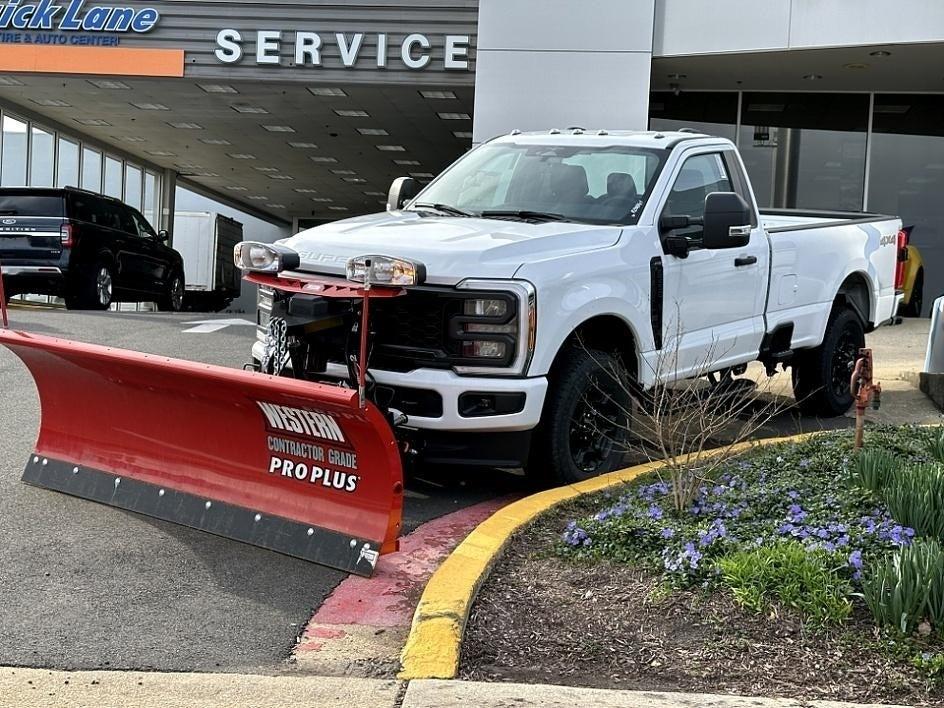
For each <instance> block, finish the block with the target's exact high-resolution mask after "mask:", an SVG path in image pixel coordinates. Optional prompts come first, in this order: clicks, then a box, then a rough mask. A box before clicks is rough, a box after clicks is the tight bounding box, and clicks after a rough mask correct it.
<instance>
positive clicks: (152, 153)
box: [147, 150, 177, 157]
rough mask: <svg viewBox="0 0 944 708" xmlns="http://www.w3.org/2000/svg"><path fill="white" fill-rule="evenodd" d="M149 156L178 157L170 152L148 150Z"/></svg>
mask: <svg viewBox="0 0 944 708" xmlns="http://www.w3.org/2000/svg"><path fill="white" fill-rule="evenodd" d="M147 154H148V155H154V157H177V155H176V154H175V153H172V152H168V151H167V150H148V151H147Z"/></svg>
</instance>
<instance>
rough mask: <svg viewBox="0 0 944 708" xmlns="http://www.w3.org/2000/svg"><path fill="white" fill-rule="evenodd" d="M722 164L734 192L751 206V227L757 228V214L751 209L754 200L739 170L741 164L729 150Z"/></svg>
mask: <svg viewBox="0 0 944 708" xmlns="http://www.w3.org/2000/svg"><path fill="white" fill-rule="evenodd" d="M724 163H725V165H727V167H728V172H729V174H730V175H731V181H732V182H733V184H734V191H735V192H737V193H738V195H739V196H740V197H741V199H743V200H744V201H745V202H747V203H748V204H749V205H751V226H757V212H756V211H755V210H754V208H753V204H754V200H753V197H751V190H750V187H749V186H748V181H747V177H745V176H744V170H742V169H741V163H740V162H738V158H737V154H736V153H735V152H734V151H732V150H729V151H728V152H726V153H725V154H724Z"/></svg>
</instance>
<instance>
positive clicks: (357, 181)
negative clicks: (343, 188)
mask: <svg viewBox="0 0 944 708" xmlns="http://www.w3.org/2000/svg"><path fill="white" fill-rule="evenodd" d="M344 181H345V182H350V183H351V184H364V183H365V182H367V180H366V179H364V178H363V177H345V178H344Z"/></svg>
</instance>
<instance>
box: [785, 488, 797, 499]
mask: <svg viewBox="0 0 944 708" xmlns="http://www.w3.org/2000/svg"><path fill="white" fill-rule="evenodd" d="M787 496H788V497H789V498H790V499H791V500H792V501H795V500H797V499H799V498H800V493H799V492H798V491H796V490H794V489H791V490H790V491H789V492H787Z"/></svg>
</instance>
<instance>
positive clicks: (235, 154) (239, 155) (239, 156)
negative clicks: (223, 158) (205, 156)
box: [229, 152, 256, 160]
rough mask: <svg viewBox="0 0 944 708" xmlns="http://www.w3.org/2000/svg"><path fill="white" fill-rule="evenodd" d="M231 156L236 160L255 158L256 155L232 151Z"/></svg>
mask: <svg viewBox="0 0 944 708" xmlns="http://www.w3.org/2000/svg"><path fill="white" fill-rule="evenodd" d="M229 156H230V157H231V158H233V159H234V160H255V159H256V156H255V155H250V154H249V153H248V152H231V153H229Z"/></svg>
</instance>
